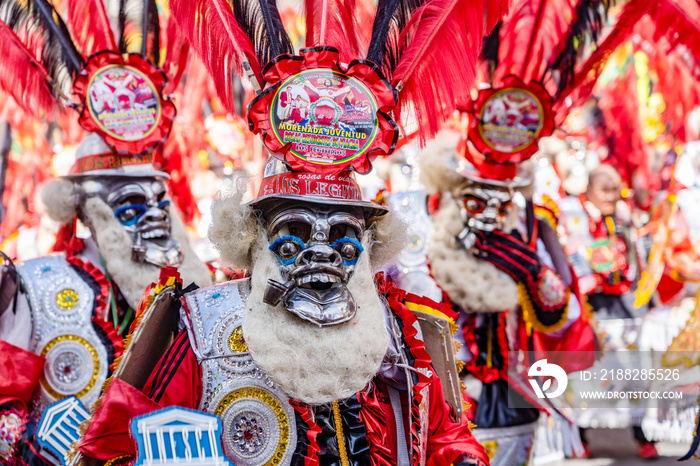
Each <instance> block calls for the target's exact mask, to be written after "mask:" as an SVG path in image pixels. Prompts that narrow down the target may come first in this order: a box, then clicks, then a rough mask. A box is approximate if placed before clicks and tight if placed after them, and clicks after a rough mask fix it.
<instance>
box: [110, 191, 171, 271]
mask: <svg viewBox="0 0 700 466" xmlns="http://www.w3.org/2000/svg"><path fill="white" fill-rule="evenodd" d="M99 184H100V188H101V189H100V190H99V191H98V194H99V196H100V197H102V199H103V200H104V201H105V202H107V205H109V207H110V208H111V209H112V210H113V211H114V217H115V218H116V219H117V220H118V221H119V223H121V224H122V226H123V227H124V229H125V230H126V232H127V233H128V234H129V236H130V237H131V241H132V244H131V260H133V261H134V262H146V263H150V264H153V265H156V266H158V267H166V266H171V267H177V266H179V265H180V264H181V263H182V257H183V256H182V249H181V248H180V243H178V242H177V241H175V240H174V239H172V237H171V221H170V201H169V200H168V199H167V190H166V187H165V183H164V181H163V180H162V179H160V178H134V177H132V178H127V177H110V178H107V177H105V178H103V179H101V180H99Z"/></svg>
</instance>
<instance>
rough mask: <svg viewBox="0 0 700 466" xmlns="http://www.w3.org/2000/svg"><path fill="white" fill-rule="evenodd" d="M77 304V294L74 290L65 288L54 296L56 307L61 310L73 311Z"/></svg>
mask: <svg viewBox="0 0 700 466" xmlns="http://www.w3.org/2000/svg"><path fill="white" fill-rule="evenodd" d="M77 304H78V293H76V292H75V290H71V289H70V288H66V289H65V290H63V291H59V292H58V294H57V295H56V305H57V306H58V307H60V308H61V309H64V310H66V309H73V308H74V307H75V306H76V305H77Z"/></svg>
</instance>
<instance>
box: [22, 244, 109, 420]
mask: <svg viewBox="0 0 700 466" xmlns="http://www.w3.org/2000/svg"><path fill="white" fill-rule="evenodd" d="M16 267H17V272H18V273H19V275H20V277H22V283H23V284H24V287H25V293H26V296H27V299H28V301H29V303H30V308H31V318H32V339H31V343H30V347H29V350H30V351H32V352H33V353H36V354H43V355H44V357H45V358H46V361H45V363H44V370H43V376H42V378H41V381H40V384H39V387H38V390H36V391H35V393H34V395H33V397H32V400H31V405H32V407H33V408H32V410H31V412H32V414H31V415H30V416H31V417H32V418H33V417H35V416H34V414H37V415H38V416H41V413H42V411H43V410H44V409H45V408H46V407H47V406H49V405H51V404H53V403H54V402H56V401H57V400H58V399H62V398H63V397H65V396H67V395H77V396H78V397H79V398H80V401H81V402H82V403H83V404H84V405H85V406H88V407H89V406H90V405H92V403H94V402H95V400H97V398H98V396H99V395H100V388H101V387H102V384H103V382H104V381H105V380H106V379H107V375H108V367H107V361H108V355H107V348H106V347H105V343H104V342H103V341H102V340H100V337H99V336H98V335H97V333H96V332H95V330H94V328H93V327H92V325H91V319H92V313H93V306H94V303H95V292H94V291H93V289H92V288H90V285H88V283H87V282H86V281H85V279H84V278H82V277H81V275H79V273H78V271H77V268H79V267H80V266H79V264H72V263H70V262H69V261H68V260H67V259H66V255H65V254H63V253H59V254H51V255H48V256H43V257H40V258H37V259H30V260H28V261H25V262H23V263H19V264H17V266H16ZM66 353H73V354H72V355H71V354H66ZM64 354H66V355H65V356H62V355H64ZM61 356H62V357H61ZM75 357H77V358H78V359H79V360H80V363H79V364H77V363H76V360H75ZM96 361H98V362H99V364H98V363H96ZM66 368H68V369H70V370H69V371H66ZM34 421H38V418H37V419H34Z"/></svg>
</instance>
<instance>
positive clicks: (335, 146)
mask: <svg viewBox="0 0 700 466" xmlns="http://www.w3.org/2000/svg"><path fill="white" fill-rule="evenodd" d="M377 111H378V105H377V101H376V99H375V98H374V95H373V94H372V92H371V91H370V90H369V89H368V88H367V86H366V85H365V84H364V83H363V82H362V81H360V80H359V79H357V78H355V77H352V76H347V75H344V74H343V73H340V72H338V71H333V70H330V69H312V70H305V71H302V72H300V73H298V74H295V75H292V76H290V77H288V78H287V79H286V80H285V81H284V82H283V83H282V84H281V85H280V86H279V88H278V89H277V92H276V93H275V95H274V97H273V98H272V108H271V111H270V126H271V127H272V130H273V133H274V135H275V137H276V138H277V140H278V141H279V144H281V145H286V144H291V148H290V153H291V154H292V155H294V156H295V157H298V158H300V159H302V160H304V161H307V162H310V163H314V164H327V165H337V164H345V163H346V162H348V161H350V160H353V159H355V158H357V157H360V156H361V155H362V154H364V153H366V152H367V151H368V150H369V149H370V148H371V147H372V144H373V142H374V139H375V137H376V136H377V133H378V132H379V130H380V129H379V123H378V120H377Z"/></svg>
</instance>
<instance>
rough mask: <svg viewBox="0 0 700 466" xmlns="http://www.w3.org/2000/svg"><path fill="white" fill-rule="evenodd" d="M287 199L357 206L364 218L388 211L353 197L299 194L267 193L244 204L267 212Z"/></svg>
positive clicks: (299, 201) (298, 201)
mask: <svg viewBox="0 0 700 466" xmlns="http://www.w3.org/2000/svg"><path fill="white" fill-rule="evenodd" d="M288 201H293V202H295V203H302V204H305V203H311V204H322V205H331V206H338V207H357V208H359V209H361V210H362V213H363V215H364V217H365V218H366V219H370V218H372V217H381V216H382V215H386V214H387V213H388V212H389V209H388V208H386V207H384V206H382V205H379V204H375V203H374V202H369V201H360V200H354V199H332V198H325V197H316V196H300V195H296V194H269V195H267V196H262V197H259V198H257V199H254V200H252V201H250V202H248V203H246V205H249V206H251V207H253V208H254V209H256V210H260V211H261V212H267V211H270V210H271V209H273V208H274V207H277V206H279V205H280V203H282V202H288Z"/></svg>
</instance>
